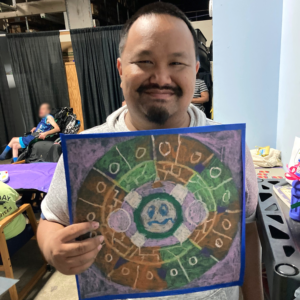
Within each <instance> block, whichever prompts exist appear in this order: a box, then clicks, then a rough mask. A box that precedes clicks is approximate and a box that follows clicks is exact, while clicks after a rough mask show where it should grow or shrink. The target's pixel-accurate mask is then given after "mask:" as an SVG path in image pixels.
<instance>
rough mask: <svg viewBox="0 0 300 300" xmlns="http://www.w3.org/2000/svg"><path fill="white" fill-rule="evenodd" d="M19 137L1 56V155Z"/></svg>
mask: <svg viewBox="0 0 300 300" xmlns="http://www.w3.org/2000/svg"><path fill="white" fill-rule="evenodd" d="M16 135H17V129H16V123H15V121H14V107H13V105H12V101H11V95H10V92H9V86H8V82H7V77H6V72H5V69H4V65H3V63H2V58H1V55H0V153H1V152H2V151H3V150H4V148H5V146H6V145H7V144H8V142H9V141H10V139H11V138H12V137H14V136H16Z"/></svg>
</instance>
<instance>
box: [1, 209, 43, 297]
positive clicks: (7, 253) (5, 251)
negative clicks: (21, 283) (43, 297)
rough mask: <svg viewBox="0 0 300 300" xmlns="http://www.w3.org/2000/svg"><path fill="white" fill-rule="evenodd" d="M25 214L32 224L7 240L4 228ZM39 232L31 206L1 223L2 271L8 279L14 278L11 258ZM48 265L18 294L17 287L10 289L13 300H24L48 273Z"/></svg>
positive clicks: (19, 210) (18, 211)
mask: <svg viewBox="0 0 300 300" xmlns="http://www.w3.org/2000/svg"><path fill="white" fill-rule="evenodd" d="M23 212H27V216H28V219H29V222H30V224H27V225H26V228H25V230H24V231H23V232H21V233H20V234H19V235H17V236H15V237H14V238H11V239H9V240H6V239H5V235H4V230H3V229H4V227H5V225H7V224H8V223H9V222H11V221H12V220H13V219H14V218H16V217H17V216H18V215H20V214H21V213H23ZM36 232H37V222H36V220H35V216H34V213H33V210H32V207H31V205H30V204H23V205H22V206H21V207H20V208H19V209H18V210H17V211H15V212H14V213H13V214H11V215H9V216H7V217H6V218H5V219H3V220H1V221H0V271H4V272H5V276H6V277H7V278H14V274H13V269H12V265H11V260H10V257H11V256H12V255H13V254H14V253H15V252H16V251H18V250H19V249H20V248H22V247H23V246H24V245H25V244H26V243H27V242H28V241H29V240H30V239H31V238H34V237H36ZM46 271H47V263H46V261H45V262H44V263H43V266H42V267H41V268H40V269H39V270H38V271H37V273H36V274H35V275H34V276H33V277H32V278H31V280H30V281H29V282H28V283H27V284H26V286H25V287H24V288H23V289H22V290H21V292H20V293H19V294H18V292H17V288H16V285H14V286H12V287H11V288H10V289H9V294H10V298H11V300H22V299H24V298H25V297H26V295H27V294H28V293H29V292H30V290H31V289H32V288H33V286H34V285H35V284H36V283H37V282H38V280H39V279H40V278H41V277H42V276H43V275H44V274H45V273H46Z"/></svg>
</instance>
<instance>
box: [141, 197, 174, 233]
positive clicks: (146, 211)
mask: <svg viewBox="0 0 300 300" xmlns="http://www.w3.org/2000/svg"><path fill="white" fill-rule="evenodd" d="M141 219H142V222H143V225H144V227H145V229H146V230H147V231H149V232H157V233H162V232H167V231H168V230H170V229H171V228H172V227H173V225H174V223H175V220H176V210H175V207H174V206H173V204H172V203H170V202H169V201H167V200H164V199H160V198H157V199H153V200H152V201H150V202H149V203H148V204H147V205H146V206H145V207H144V208H143V210H142V213H141Z"/></svg>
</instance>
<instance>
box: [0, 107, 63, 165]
mask: <svg viewBox="0 0 300 300" xmlns="http://www.w3.org/2000/svg"><path fill="white" fill-rule="evenodd" d="M50 112H51V106H50V104H48V103H43V104H41V106H40V109H39V117H40V118H41V119H42V120H41V121H40V123H39V124H38V125H37V127H34V128H32V129H31V134H30V135H28V136H23V137H14V138H12V140H11V141H10V142H9V144H8V145H7V146H6V148H5V149H4V151H3V152H2V154H1V155H0V160H4V159H5V157H6V154H7V153H8V152H9V150H10V149H13V161H14V162H16V161H17V160H18V150H19V149H20V148H26V147H27V146H28V145H29V143H30V142H31V141H32V140H34V139H35V138H36V137H38V138H39V139H43V140H44V139H45V138H46V137H47V135H50V134H53V133H56V132H59V131H60V128H59V126H58V125H57V124H56V122H55V120H54V118H53V116H51V115H50ZM52 127H53V129H51V128H52Z"/></svg>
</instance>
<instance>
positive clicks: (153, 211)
mask: <svg viewBox="0 0 300 300" xmlns="http://www.w3.org/2000/svg"><path fill="white" fill-rule="evenodd" d="M147 213H148V216H149V218H150V219H152V218H153V216H154V214H155V206H154V205H151V206H150V207H149V208H148V212H147Z"/></svg>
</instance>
